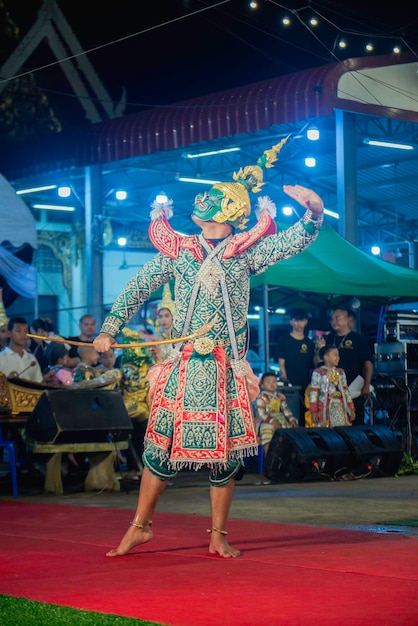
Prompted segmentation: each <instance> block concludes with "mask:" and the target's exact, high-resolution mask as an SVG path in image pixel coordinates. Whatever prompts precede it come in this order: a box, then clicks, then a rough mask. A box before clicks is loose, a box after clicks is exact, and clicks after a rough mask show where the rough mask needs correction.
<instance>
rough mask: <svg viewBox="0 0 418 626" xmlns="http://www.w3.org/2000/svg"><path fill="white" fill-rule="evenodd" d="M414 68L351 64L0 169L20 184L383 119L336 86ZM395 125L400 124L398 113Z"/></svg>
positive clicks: (141, 121)
mask: <svg viewBox="0 0 418 626" xmlns="http://www.w3.org/2000/svg"><path fill="white" fill-rule="evenodd" d="M409 61H416V59H415V57H413V56H412V55H399V56H394V55H391V56H375V57H370V58H368V57H362V58H358V59H348V60H347V61H344V62H341V63H333V64H328V65H324V66H321V67H319V68H314V69H309V70H304V71H301V72H297V73H295V74H289V75H286V76H279V77H277V78H273V79H267V80H263V81H260V82H257V83H252V84H250V85H246V86H244V87H237V88H234V89H229V90H227V91H222V92H217V93H212V94H209V95H206V96H202V97H199V98H195V99H192V100H187V101H183V102H178V103H175V104H173V105H171V106H168V107H163V108H154V109H147V110H145V111H141V112H139V113H135V114H131V115H126V116H123V117H118V118H114V119H111V120H106V121H104V122H99V123H96V124H92V125H91V126H90V128H89V130H88V131H87V132H83V133H82V135H81V136H74V134H66V135H61V136H56V137H53V138H51V139H50V140H48V139H47V140H43V141H40V142H38V143H37V145H36V146H33V148H32V150H30V151H28V150H26V149H24V148H22V149H20V148H19V147H16V146H14V148H13V151H12V152H13V153H12V154H10V155H8V159H7V162H6V163H4V164H2V167H3V173H4V174H6V175H7V176H8V177H9V178H16V177H22V176H30V175H33V174H35V175H38V174H40V173H42V172H48V171H54V170H55V171H56V170H59V169H64V168H66V167H78V166H84V165H93V164H96V163H101V164H104V163H110V162H114V161H119V160H124V159H129V158H132V157H138V156H143V155H149V154H155V153H158V152H164V151H169V150H175V149H179V148H182V147H187V146H191V145H194V144H199V143H202V142H207V141H211V140H216V139H222V138H225V137H232V136H236V135H243V134H245V133H255V132H257V131H261V130H263V129H269V128H271V127H273V126H275V125H278V124H291V123H293V122H297V121H301V120H309V119H313V118H320V117H327V116H331V115H333V112H334V109H336V108H341V109H345V110H350V111H357V112H364V113H369V114H372V115H373V114H376V115H378V114H379V113H380V114H382V111H379V110H378V109H379V107H377V106H373V105H370V104H363V103H361V102H354V101H349V100H343V99H339V98H338V93H337V89H338V81H339V79H340V78H341V76H342V75H343V74H344V73H346V72H353V71H355V70H361V69H366V68H375V67H385V66H390V65H395V64H398V63H405V62H409ZM381 108H383V107H381ZM404 114H405V112H404ZM390 117H396V111H395V112H394V111H391V115H390ZM404 119H405V118H404Z"/></svg>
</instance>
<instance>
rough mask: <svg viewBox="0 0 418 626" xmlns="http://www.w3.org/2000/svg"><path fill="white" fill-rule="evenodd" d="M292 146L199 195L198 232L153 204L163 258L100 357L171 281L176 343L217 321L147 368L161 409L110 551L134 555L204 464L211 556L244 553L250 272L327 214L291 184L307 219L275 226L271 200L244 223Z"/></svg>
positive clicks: (313, 231)
mask: <svg viewBox="0 0 418 626" xmlns="http://www.w3.org/2000/svg"><path fill="white" fill-rule="evenodd" d="M285 141H286V139H284V140H282V141H281V142H280V143H278V144H277V145H275V146H273V147H272V148H271V149H269V150H266V151H265V152H264V153H263V155H262V156H261V157H260V158H259V159H258V161H257V163H256V165H249V166H246V167H243V168H241V169H240V170H239V171H238V172H237V173H234V176H233V179H234V181H233V182H232V181H231V182H225V183H222V182H220V183H216V184H214V185H213V186H212V187H211V188H210V189H209V190H208V191H206V192H203V193H199V194H198V195H197V196H196V198H195V200H194V205H193V212H192V216H191V218H192V220H193V222H194V223H195V224H196V225H197V226H198V227H199V229H200V231H201V232H200V233H199V234H195V235H183V234H180V233H177V232H175V231H174V230H173V229H172V228H171V226H170V224H169V218H170V217H171V216H172V214H173V211H172V202H171V201H170V202H168V203H166V204H164V205H162V204H157V203H153V205H152V211H151V223H150V227H149V236H150V239H151V241H152V242H153V244H154V246H155V247H156V248H157V250H158V253H157V254H156V255H155V256H154V257H153V258H152V259H151V260H150V261H149V262H147V263H146V264H145V265H144V266H143V267H142V268H141V269H140V270H139V271H138V272H137V274H136V275H135V276H134V277H133V278H132V279H131V280H130V281H129V282H128V283H127V285H126V287H125V288H124V290H123V291H122V293H121V294H120V295H119V296H118V297H117V299H116V301H115V303H114V305H113V307H112V309H111V311H110V312H109V314H108V315H107V317H106V318H105V320H104V323H103V325H102V328H101V331H100V334H99V335H98V337H97V338H96V339H95V340H94V346H95V347H96V349H97V350H98V351H99V352H105V351H107V350H109V349H110V348H111V347H112V345H113V344H114V343H115V342H116V340H115V336H116V335H118V333H120V332H121V330H122V328H123V327H124V325H126V324H127V323H128V322H129V320H130V319H131V317H132V316H133V315H134V313H135V312H136V311H137V310H138V309H139V307H140V306H141V305H142V304H143V303H144V302H145V301H146V300H148V299H149V298H150V297H151V295H152V294H153V293H154V292H155V291H156V290H157V289H158V288H160V287H161V286H162V285H164V284H166V283H168V282H169V281H170V284H173V294H174V301H175V305H176V306H175V314H174V318H173V325H172V329H171V334H172V338H177V339H179V338H180V337H183V336H190V333H192V334H193V333H196V332H197V331H199V329H201V328H202V327H205V326H207V328H208V329H207V332H206V334H205V335H203V336H199V337H197V338H195V339H193V340H187V341H183V342H182V341H177V343H175V344H173V345H172V350H171V352H170V353H169V354H168V356H166V357H165V359H164V361H163V362H162V363H157V364H156V365H155V366H153V367H152V368H151V369H150V370H149V372H148V377H149V382H150V399H151V409H150V414H149V419H148V427H147V432H146V436H145V450H144V454H143V458H142V462H143V465H144V471H143V475H142V478H141V485H140V491H139V496H138V504H137V509H136V512H135V515H134V518H133V520H132V521H131V522H130V526H129V528H128V530H127V531H126V533H125V534H124V536H123V537H122V540H121V542H120V544H119V545H118V547H117V548H115V549H112V550H110V551H109V552H108V553H107V556H110V557H113V556H120V555H125V554H127V553H128V552H129V551H130V550H132V548H134V547H135V546H138V545H140V544H144V543H147V542H149V541H150V540H151V539H152V537H153V532H152V526H151V525H152V516H153V513H154V510H155V508H156V506H157V503H158V500H159V497H160V495H161V493H162V492H163V490H164V489H165V487H166V485H167V483H168V482H169V481H171V480H172V479H173V478H174V476H175V475H176V473H177V472H178V471H179V470H182V469H184V468H188V469H191V470H199V469H201V468H204V467H207V468H208V472H209V481H210V505H211V524H210V528H209V529H208V533H209V552H210V553H213V554H218V555H220V556H221V557H226V558H230V557H238V556H239V555H240V551H239V550H238V549H236V548H234V547H232V546H231V545H230V544H229V543H228V541H227V538H226V536H227V530H226V527H227V519H228V515H229V510H230V505H231V501H232V496H233V490H234V485H235V481H236V480H237V479H238V478H239V477H240V475H242V472H243V463H244V459H245V457H246V456H248V455H254V454H257V450H258V440H257V434H256V432H255V426H254V418H253V415H252V410H251V402H252V401H253V400H254V399H255V397H256V395H257V394H258V392H259V386H258V380H257V378H256V376H255V375H254V373H253V372H252V369H251V367H250V365H249V363H248V362H247V361H246V352H247V348H248V329H247V313H248V307H249V300H250V278H251V276H255V275H257V274H260V273H262V272H264V271H265V270H266V269H267V268H268V267H269V266H270V265H274V264H275V263H278V262H279V261H281V260H283V259H288V258H290V257H293V256H294V255H296V254H298V253H301V252H303V250H305V249H306V248H307V247H308V246H309V245H310V244H311V243H312V242H313V241H314V240H315V239H316V237H317V235H318V232H319V230H320V227H321V224H322V219H323V202H322V200H321V198H320V197H319V196H318V195H317V194H316V193H315V192H314V191H312V190H310V189H307V188H305V187H302V186H301V185H284V186H283V190H284V192H285V193H286V194H287V195H288V196H290V197H291V198H293V199H294V200H295V201H297V202H298V203H299V204H300V205H301V206H302V207H304V209H305V210H306V211H305V213H304V215H303V217H302V218H301V219H300V220H299V221H298V222H296V223H295V224H294V225H293V226H291V227H290V228H288V229H287V230H282V231H280V232H276V227H275V223H274V217H275V211H276V208H275V205H274V203H273V202H272V201H271V200H270V199H269V198H268V197H261V198H260V199H259V201H258V208H257V212H256V217H257V222H256V223H255V225H254V226H252V227H251V228H249V229H248V230H245V228H246V223H247V222H248V221H249V219H248V218H249V215H250V212H251V201H250V196H249V193H250V192H253V193H258V192H259V191H261V188H262V185H263V170H264V169H265V168H270V167H273V163H274V162H275V161H277V158H278V157H277V155H278V153H279V151H280V149H281V148H282V146H283V144H284V143H285ZM307 287H308V285H307Z"/></svg>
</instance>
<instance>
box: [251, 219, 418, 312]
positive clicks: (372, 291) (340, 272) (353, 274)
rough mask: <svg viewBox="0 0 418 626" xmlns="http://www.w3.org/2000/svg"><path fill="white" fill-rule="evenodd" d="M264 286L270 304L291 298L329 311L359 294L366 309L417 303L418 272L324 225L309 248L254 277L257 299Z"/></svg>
mask: <svg viewBox="0 0 418 626" xmlns="http://www.w3.org/2000/svg"><path fill="white" fill-rule="evenodd" d="M264 287H268V292H269V303H270V304H271V305H277V304H280V303H282V302H283V298H287V299H288V298H289V295H290V297H291V296H292V294H293V301H294V300H297V299H298V298H299V299H300V300H304V301H306V302H308V303H309V304H312V305H317V306H331V307H332V306H336V305H338V304H340V303H341V302H342V301H344V300H347V296H353V297H354V296H356V297H357V298H359V299H360V300H361V302H362V304H364V305H366V304H367V305H372V304H391V303H395V302H415V301H418V270H413V269H409V268H406V267H401V266H399V265H395V264H393V263H388V262H387V261H382V260H381V259H378V258H375V257H371V256H369V255H368V254H366V253H365V252H363V251H361V250H360V249H359V248H357V247H356V246H354V245H353V244H351V243H349V242H348V241H347V240H346V239H344V237H342V236H341V235H339V234H338V233H337V232H336V231H335V230H333V228H331V227H330V226H328V225H327V224H324V226H323V227H322V229H321V231H320V233H319V235H318V238H317V239H316V241H314V242H313V243H312V244H311V245H310V246H309V248H308V249H307V250H305V251H304V252H302V253H301V254H298V255H296V256H294V257H292V258H291V259H286V260H285V261H280V262H279V263H277V264H276V265H273V266H271V267H269V268H268V269H267V271H266V272H264V273H263V274H260V275H259V276H254V277H253V278H252V279H251V288H252V295H253V297H254V298H255V299H257V296H256V292H261V291H263V288H264ZM258 300H259V301H260V297H258Z"/></svg>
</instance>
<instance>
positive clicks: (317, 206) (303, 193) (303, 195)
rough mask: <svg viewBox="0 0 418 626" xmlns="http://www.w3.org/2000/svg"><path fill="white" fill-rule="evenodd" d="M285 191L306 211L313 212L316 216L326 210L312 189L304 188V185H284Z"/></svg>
mask: <svg viewBox="0 0 418 626" xmlns="http://www.w3.org/2000/svg"><path fill="white" fill-rule="evenodd" d="M283 191H284V192H285V193H286V194H287V195H288V196H290V197H291V198H293V199H294V200H296V202H299V204H301V205H302V206H303V207H305V209H309V211H312V213H313V214H314V215H320V213H322V211H323V210H324V203H323V202H322V200H321V198H320V197H319V196H318V194H317V193H316V192H315V191H312V189H308V188H307V187H302V185H283Z"/></svg>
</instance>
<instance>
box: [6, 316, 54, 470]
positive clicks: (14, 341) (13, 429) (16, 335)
mask: <svg viewBox="0 0 418 626" xmlns="http://www.w3.org/2000/svg"><path fill="white" fill-rule="evenodd" d="M7 330H8V334H9V342H8V345H7V346H6V347H5V348H4V349H3V350H2V351H1V352H0V372H2V373H3V374H4V375H5V376H6V377H7V378H21V379H22V380H27V381H30V382H32V383H42V382H46V379H47V378H48V379H49V378H50V377H51V376H50V375H46V376H43V375H42V372H41V368H40V367H39V363H38V361H37V360H36V359H35V357H34V356H33V354H31V353H30V352H28V351H27V350H26V348H25V346H26V343H27V340H28V324H27V322H26V320H25V319H24V318H23V317H12V318H11V319H10V320H9V322H8V324H7ZM21 430H22V429H21V427H20V426H19V425H17V424H7V425H5V427H4V428H3V435H4V437H5V438H8V439H10V440H11V441H13V442H14V444H15V447H16V456H17V458H19V459H20V460H21V463H22V465H23V466H24V467H26V468H28V469H32V457H31V454H30V451H29V450H28V449H27V447H26V444H25V441H24V439H23V437H22V433H21Z"/></svg>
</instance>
